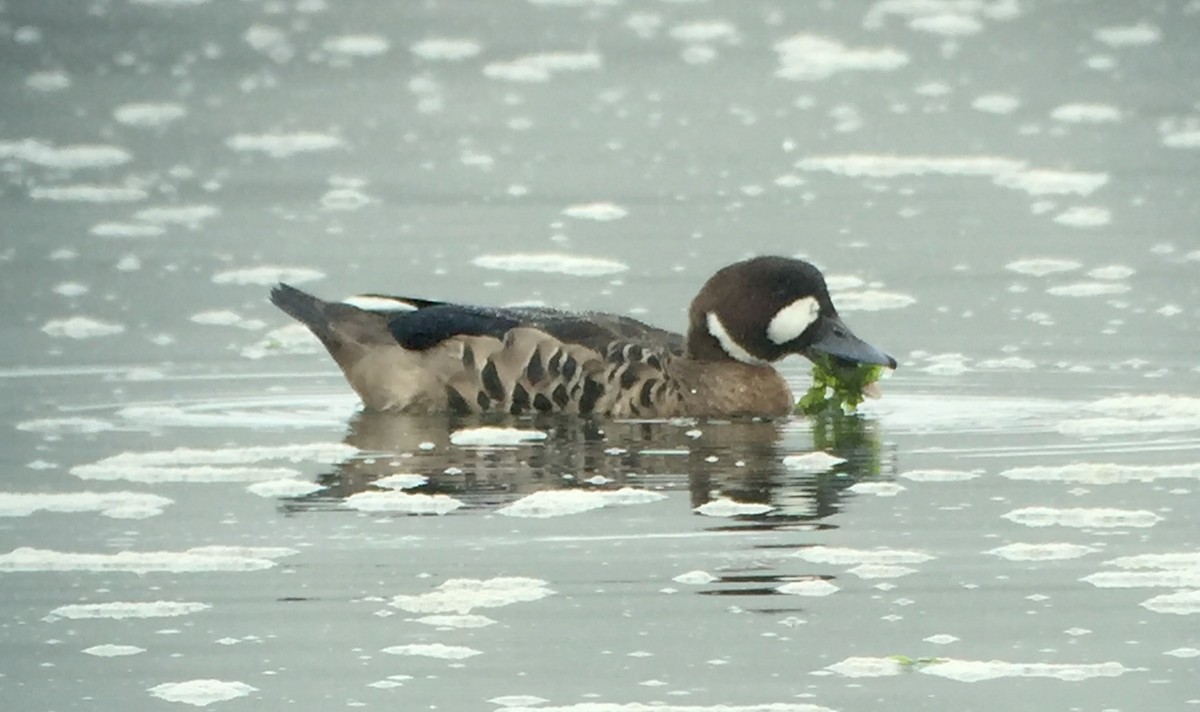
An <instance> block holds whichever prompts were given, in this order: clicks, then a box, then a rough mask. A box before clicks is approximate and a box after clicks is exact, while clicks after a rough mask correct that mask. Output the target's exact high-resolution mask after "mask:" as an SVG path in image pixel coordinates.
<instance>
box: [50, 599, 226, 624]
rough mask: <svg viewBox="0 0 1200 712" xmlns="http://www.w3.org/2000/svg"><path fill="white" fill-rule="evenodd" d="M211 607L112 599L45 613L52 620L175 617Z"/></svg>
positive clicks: (182, 602)
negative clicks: (106, 601)
mask: <svg viewBox="0 0 1200 712" xmlns="http://www.w3.org/2000/svg"><path fill="white" fill-rule="evenodd" d="M210 608H212V606H210V605H209V604H207V603H199V602H196V601H112V602H109V603H75V604H71V605H68V606H59V607H58V608H55V609H54V610H52V611H50V613H49V614H47V616H46V618H47V619H49V620H54V619H58V618H66V619H69V620H80V619H92V618H108V619H112V620H124V619H127V618H175V617H177V616H188V615H191V614H193V613H200V612H201V611H207V610H208V609H210Z"/></svg>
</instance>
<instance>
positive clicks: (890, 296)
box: [837, 289, 917, 312]
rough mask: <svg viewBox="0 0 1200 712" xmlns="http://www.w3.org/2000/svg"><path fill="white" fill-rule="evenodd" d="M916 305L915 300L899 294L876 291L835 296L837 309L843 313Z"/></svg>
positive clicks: (909, 296)
mask: <svg viewBox="0 0 1200 712" xmlns="http://www.w3.org/2000/svg"><path fill="white" fill-rule="evenodd" d="M916 303H917V298H916V297H914V296H912V295H909V294H903V293H901V292H885V291H882V290H878V289H867V290H863V291H861V292H840V293H838V295H837V308H838V311H839V312H843V311H849V312H853V311H883V310H886V309H903V308H904V307H907V306H911V305H913V304H916Z"/></svg>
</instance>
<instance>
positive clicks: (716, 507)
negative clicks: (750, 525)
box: [692, 497, 775, 517]
mask: <svg viewBox="0 0 1200 712" xmlns="http://www.w3.org/2000/svg"><path fill="white" fill-rule="evenodd" d="M773 509H775V508H774V507H772V506H771V505H769V504H761V503H758V502H737V501H735V500H732V499H729V498H728V497H718V498H717V499H714V500H712V501H711V502H705V503H704V504H702V505H700V506H699V507H696V508H695V509H693V510H692V511H693V512H695V513H697V514H703V515H704V516H706V517H741V516H752V515H755V514H766V513H767V512H770V511H771V510H773Z"/></svg>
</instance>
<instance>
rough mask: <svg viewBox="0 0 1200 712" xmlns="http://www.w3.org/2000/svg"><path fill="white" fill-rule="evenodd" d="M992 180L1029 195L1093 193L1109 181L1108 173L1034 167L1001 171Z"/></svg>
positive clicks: (999, 184) (1004, 186)
mask: <svg viewBox="0 0 1200 712" xmlns="http://www.w3.org/2000/svg"><path fill="white" fill-rule="evenodd" d="M992 182H994V183H995V184H996V185H998V186H1001V187H1003V188H1012V189H1014V190H1021V191H1024V192H1026V193H1028V194H1029V195H1039V196H1040V195H1091V194H1092V193H1093V192H1095V191H1096V190H1097V189H1099V188H1101V187H1103V186H1104V184H1106V183H1108V174H1107V173H1082V172H1077V171H1051V170H1041V169H1032V170H1023V171H1017V172H1014V173H1001V174H999V175H997V176H996V177H995V178H993V179H992Z"/></svg>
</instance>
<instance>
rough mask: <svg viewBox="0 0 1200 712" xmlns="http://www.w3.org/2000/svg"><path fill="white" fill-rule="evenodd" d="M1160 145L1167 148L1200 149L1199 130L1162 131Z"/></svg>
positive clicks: (1167, 129) (1170, 129)
mask: <svg viewBox="0 0 1200 712" xmlns="http://www.w3.org/2000/svg"><path fill="white" fill-rule="evenodd" d="M1162 145H1163V146H1166V147H1167V148H1200V128H1184V129H1173V128H1166V129H1164V130H1162Z"/></svg>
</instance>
